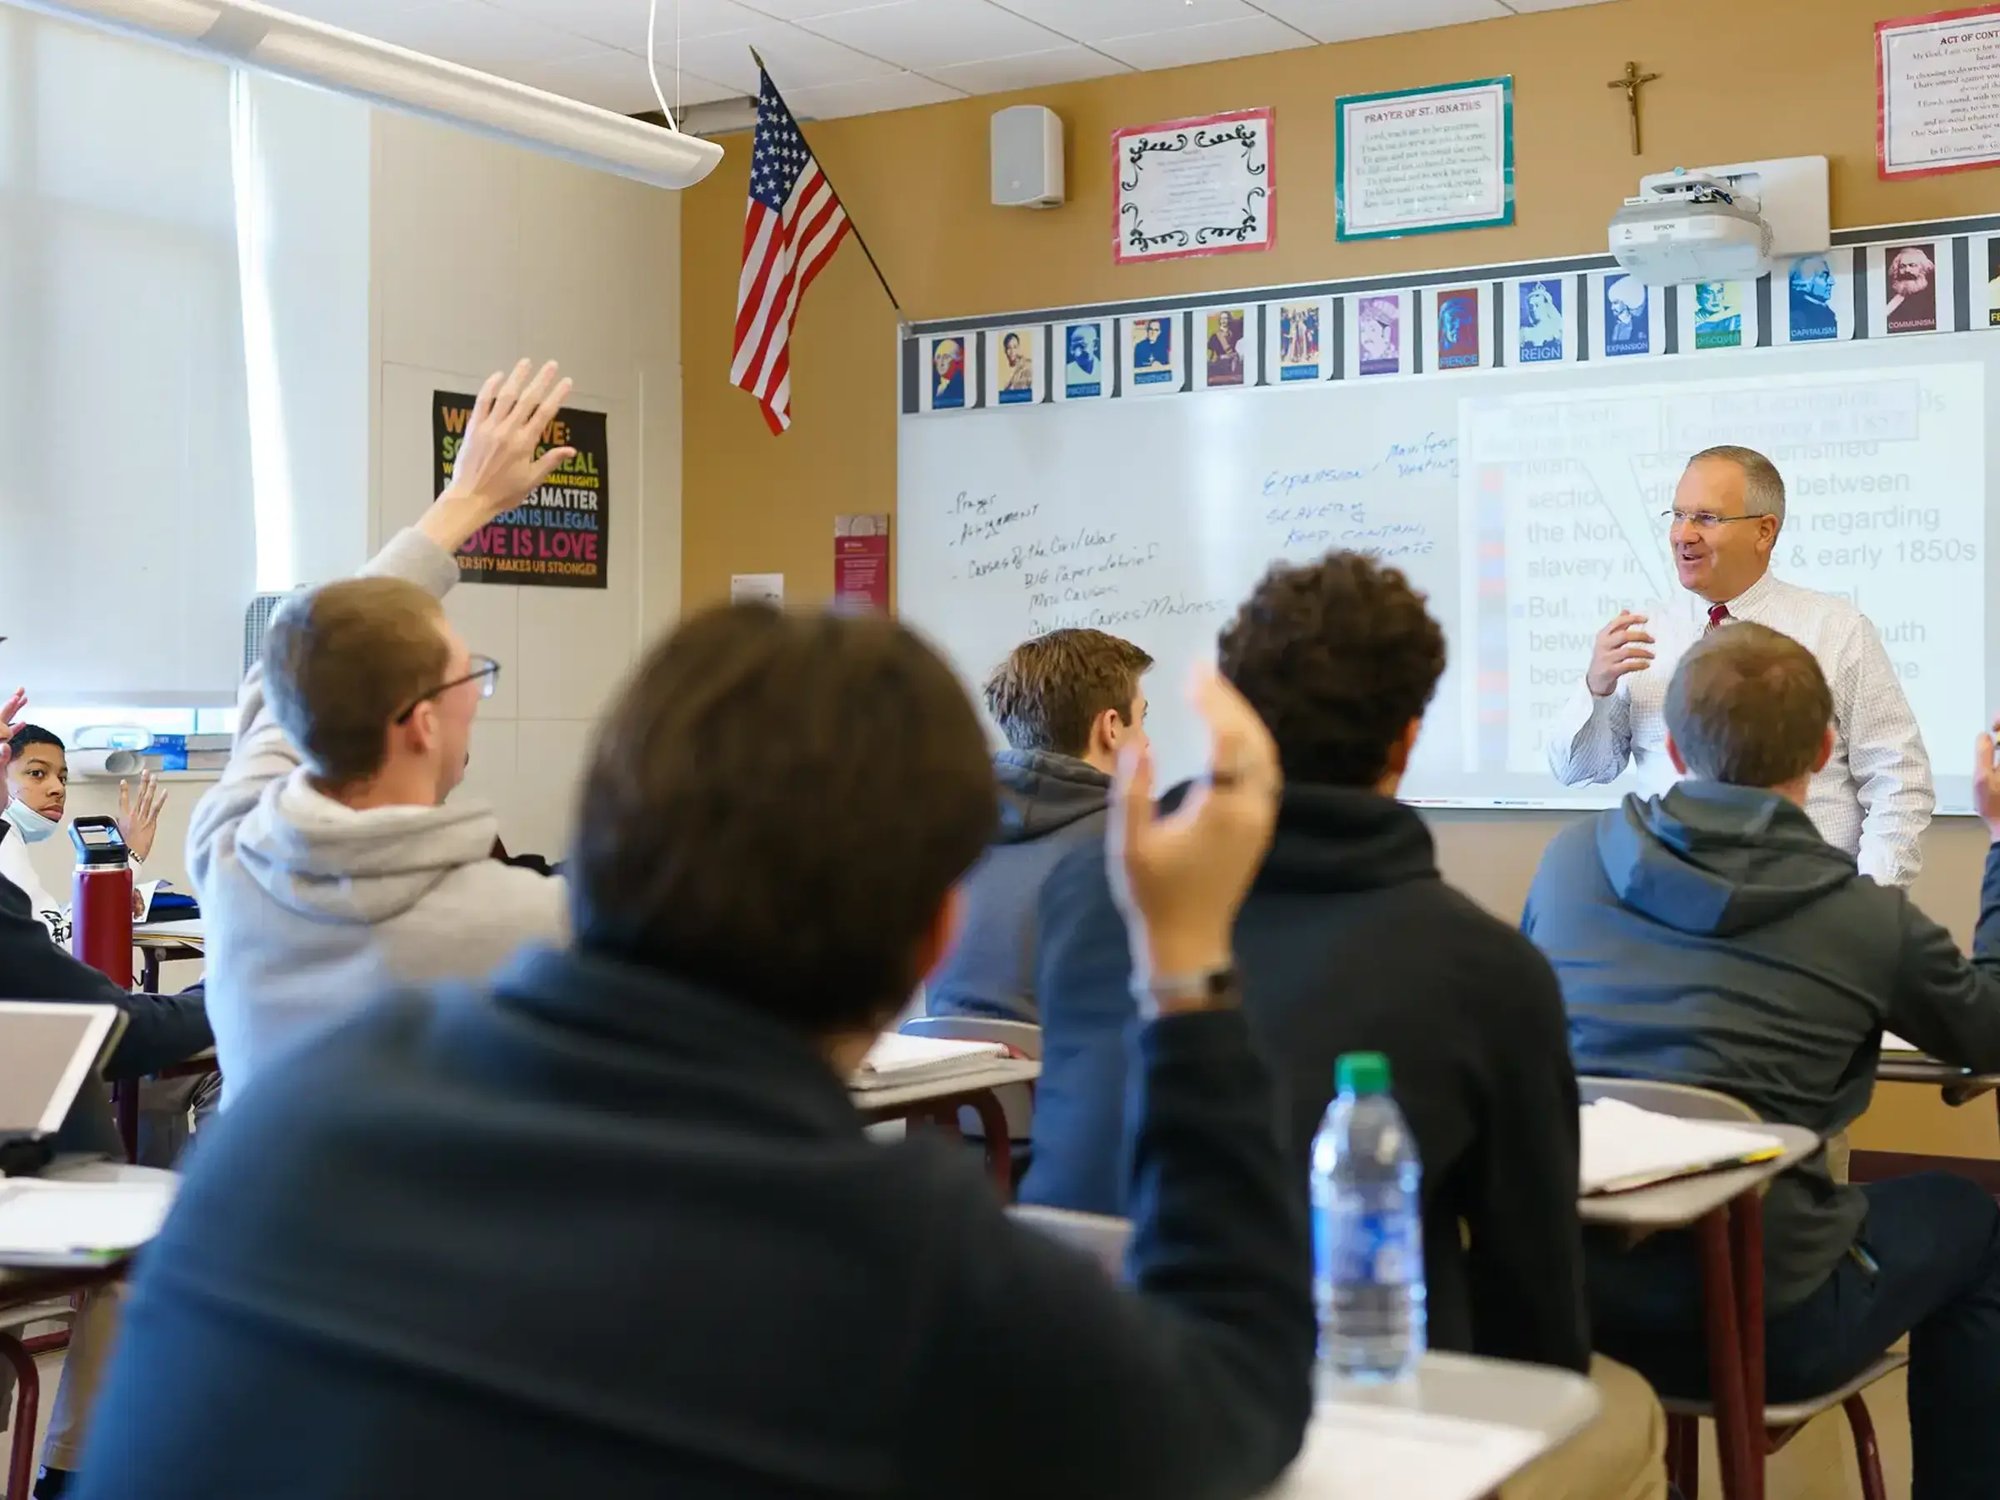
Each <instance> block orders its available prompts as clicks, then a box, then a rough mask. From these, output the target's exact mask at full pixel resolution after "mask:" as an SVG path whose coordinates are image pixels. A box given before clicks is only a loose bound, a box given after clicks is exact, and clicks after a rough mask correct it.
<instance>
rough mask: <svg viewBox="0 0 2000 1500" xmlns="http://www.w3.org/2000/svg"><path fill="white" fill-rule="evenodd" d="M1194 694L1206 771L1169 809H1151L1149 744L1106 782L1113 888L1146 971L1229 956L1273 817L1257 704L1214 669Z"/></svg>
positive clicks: (1206, 964) (1268, 759)
mask: <svg viewBox="0 0 2000 1500" xmlns="http://www.w3.org/2000/svg"><path fill="white" fill-rule="evenodd" d="M1191 696H1192V698H1193V700H1194V703H1195V706H1196V708H1197V709H1198V710H1199V711H1200V713H1201V716H1202V718H1203V719H1204V720H1206V721H1207V724H1208V732H1209V767H1210V770H1209V774H1208V776H1207V777H1206V778H1205V779H1204V780H1202V781H1200V782H1197V783H1196V784H1195V785H1194V786H1193V787H1192V788H1190V790H1189V792H1188V795H1187V799H1186V800H1185V801H1184V802H1183V803H1182V804H1181V805H1180V807H1178V808H1177V809H1176V810H1175V811H1174V812H1173V813H1171V814H1169V815H1168V816H1165V817H1161V816H1159V815H1158V814H1157V813H1156V812H1155V810H1154V807H1153V761H1152V753H1151V751H1150V750H1145V751H1138V752H1133V751H1127V752H1126V754H1125V756H1124V757H1123V758H1122V759H1121V760H1120V761H1119V764H1118V776H1117V779H1116V781H1115V783H1114V785H1113V788H1112V810H1111V817H1110V820H1109V822H1108V824H1107V826H1106V835H1105V837H1106V843H1107V847H1108V850H1109V853H1110V862H1109V863H1110V874H1111V889H1112V893H1113V895H1114V896H1115V897H1116V898H1117V901H1118V906H1119V909H1120V910H1121V911H1122V912H1123V913H1124V916H1125V925H1126V929H1127V931H1128V932H1129V933H1130V935H1131V939H1132V956H1133V963H1134V966H1135V968H1137V969H1138V970H1140V971H1141V973H1142V976H1161V975H1174V976H1181V975H1189V974H1198V973H1203V972H1206V971H1209V970H1213V969H1218V968H1221V967H1223V966H1225V965H1226V964H1228V962H1229V956H1230V932H1231V929H1232V928H1233V927H1234V925H1235V922H1236V911H1237V908H1238V907H1240V906H1241V905H1242V904H1243V897H1244V894H1245V893H1246V892H1247V891H1248V890H1249V889H1250V882H1251V880H1252V879H1253V878H1254V877H1255V875H1256V873H1257V868H1258V866H1259V865H1260V864H1262V862H1263V859H1264V851H1265V850H1266V849H1267V848H1269V847H1270V843H1271V829H1272V827H1273V825H1274V824H1275V823H1276V821H1277V816H1278V793H1279V791H1280V790H1281V788H1282V786H1283V775H1282V773H1281V772H1280V770H1279V768H1278V749H1277V746H1276V745H1275V744H1274V743H1273V742H1272V739H1271V735H1270V731H1269V730H1267V729H1266V728H1265V727H1264V723H1263V721H1262V720H1261V719H1259V718H1258V717H1257V714H1256V711H1255V710H1254V709H1252V708H1251V707H1250V705H1249V703H1247V702H1246V701H1245V700H1244V698H1243V695H1242V694H1241V693H1239V692H1237V691H1236V689H1235V688H1234V687H1232V686H1231V685H1230V684H1229V683H1227V682H1225V681H1224V680H1223V679H1222V678H1221V677H1219V676H1217V675H1216V674H1215V672H1214V671H1213V670H1212V669H1205V670H1204V671H1203V672H1202V673H1201V675H1200V676H1198V677H1197V679H1196V680H1195V683H1194V685H1193V688H1192V690H1191Z"/></svg>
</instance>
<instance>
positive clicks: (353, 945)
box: [188, 531, 569, 1106]
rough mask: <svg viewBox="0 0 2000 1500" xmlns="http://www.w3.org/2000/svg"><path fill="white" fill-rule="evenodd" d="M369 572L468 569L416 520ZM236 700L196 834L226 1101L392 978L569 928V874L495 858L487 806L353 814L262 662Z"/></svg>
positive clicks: (493, 955) (437, 581)
mask: <svg viewBox="0 0 2000 1500" xmlns="http://www.w3.org/2000/svg"><path fill="white" fill-rule="evenodd" d="M363 572H364V573H371V574H383V575H388V576H391V577H396V578H407V579H409V580H410V581H411V582H413V583H416V584H420V585H421V586H423V587H424V588H427V589H429V590H430V591H431V592H432V593H434V594H437V595H440V596H442V595H443V594H444V593H445V592H446V591H447V590H448V589H450V587H451V586H452V584H453V583H455V582H456V581H457V579H458V568H457V565H456V564H455V563H454V562H453V561H452V559H451V557H450V556H449V554H447V553H445V552H444V551H443V550H442V549H440V548H439V547H438V546H437V544H436V543H434V542H432V541H431V540H430V539H429V538H428V537H426V536H424V535H423V534H422V533H421V532H417V531H404V532H402V533H400V534H399V535H397V536H396V537H395V538H393V539H392V540H391V541H390V543H389V545H388V546H386V547H384V548H383V549H382V552H381V554H380V555H379V556H377V557H376V558H375V560H374V561H373V562H371V563H370V564H369V565H368V566H367V567H366V568H365V569H363ZM238 708H239V711H240V725H239V728H238V730H237V735H236V745H235V748H234V750H233V751H232V752H231V754H230V757H229V764H228V766H227V768H225V769H224V771H223V773H222V778H221V780H220V781H218V782H217V784H216V785H215V787H214V788H213V789H211V790H210V791H209V793H208V795H207V796H205V797H203V798H202V800H201V803H200V805H199V806H197V807H196V808H195V812H194V818H193V821H192V824H191V826H190V828H189V832H188V869H189V871H190V873H191V874H192V875H193V877H194V883H195V889H196V891H197V892H198V893H199V896H200V899H201V909H202V916H203V918H204V926H205V928H206V931H207V946H208V952H207V981H208V1014H209V1018H210V1020H211V1022H212V1023H213V1024H214V1027H215V1045H216V1053H217V1056H218V1058H219V1060H220V1061H221V1064H222V1075H223V1096H222V1102H223V1104H224V1105H225V1106H227V1105H228V1103H229V1102H230V1100H232V1099H233V1098H234V1097H235V1096H236V1095H237V1094H238V1093H239V1092H241V1090H242V1089H243V1088H244V1087H246V1086H247V1085H248V1084H249V1083H250V1081H251V1079H252V1078H253V1077H254V1076H255V1075H256V1073H257V1071H258V1070H259V1069H260V1068H261V1067H263V1065H264V1063H265V1061H266V1060H267V1059H269V1058H270V1057H272V1056H274V1055H275V1054H276V1053H277V1052H279V1051H280V1050H282V1049H283V1048H284V1047H286V1046H287V1045H289V1044H290V1043H291V1042H292V1041H293V1040H294V1039H295V1038H297V1037H299V1036H300V1035H302V1034H304V1033H306V1032H308V1031H310V1030H312V1029H314V1028H315V1027H317V1026H319V1025H321V1024H322V1023H324V1022H326V1021H329V1020H332V1019H335V1018H338V1017H340V1016H344V1015H347V1014H350V1013H351V1012H353V1011H354V1010H355V1009H357V1008H358V1007H359V1006H360V1005H361V1004H362V1003H363V1002H364V1001H366V1000H369V999H371V998H373V997H374V996H375V995H377V994H378V993H380V992H381V991H383V990H384V989H387V988H389V987H390V986H392V985H395V984H398V983H403V984H407V983H412V982H423V981H427V980H437V979H454V978H466V979H472V978H479V977H483V976H484V975H486V974H487V973H489V972H490V971H491V970H492V969H493V968H495V967H496V966H497V965H498V964H499V963H500V962H501V961H502V960H503V959H505V958H507V957H508V956H509V955H510V954H511V953H513V951H514V950H515V949H516V948H519V947H521V946H522V945H524V944H528V943H555V944H560V943H563V942H565V941H567V937H568V925H569V924H568V905H567V892H566V888H565V886H564V883H563V882H562V881H561V880H558V879H550V878H549V877H547V876H542V875H536V874H532V873H530V872H529V871H526V870H521V869H514V868H510V867H509V866H506V865H503V864H500V863H498V862H497V861H495V860H494V859H492V858H491V855H492V852H493V845H494V841H495V839H496V838H497V837H498V835H499V825H498V822H497V820H496V819H495V817H494V815H493V813H492V811H491V810H490V809H489V808H486V807H484V806H482V805H480V804H478V803H474V802H466V803H458V804H455V805H452V806H445V807H382V808H372V809H369V810H367V811H364V812H356V811H355V810H353V809H352V808H348V807H344V806H342V805H341V804H340V803H338V802H335V801H333V800H332V799H331V798H329V797H326V796H323V795H322V794H321V793H319V792H318V791H316V790H314V789H313V787H312V785H311V783H310V781H309V779H308V777H307V775H306V771H305V768H304V767H303V766H301V765H300V763H299V756H298V752H297V751H296V750H295V749H294V748H293V747H292V744H291V742H290V741H289V740H288V739H287V738H286V736H285V732H284V731H283V730H282V729H280V728H279V727H278V724H277V721H276V720H275V719H274V718H273V716H272V713H271V709H270V707H269V705H268V704H267V703H266V701H265V698H264V675H263V669H262V668H261V667H258V668H253V669H252V670H251V672H250V675H249V677H248V678H247V679H245V681H244V684H243V690H242V694H241V696H240V698H239V699H238Z"/></svg>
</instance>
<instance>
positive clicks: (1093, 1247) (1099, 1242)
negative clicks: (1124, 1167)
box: [1007, 1203, 1132, 1281]
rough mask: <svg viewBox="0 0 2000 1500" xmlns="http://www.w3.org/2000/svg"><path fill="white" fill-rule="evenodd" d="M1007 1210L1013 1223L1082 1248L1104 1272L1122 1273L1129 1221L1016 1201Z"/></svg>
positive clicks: (1114, 1277)
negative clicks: (1011, 1216)
mask: <svg viewBox="0 0 2000 1500" xmlns="http://www.w3.org/2000/svg"><path fill="white" fill-rule="evenodd" d="M1007 1212H1008V1213H1009V1214H1011V1215H1013V1217H1014V1220H1015V1222H1016V1223H1020V1224H1025V1225H1027V1226H1028V1228H1030V1229H1033V1230H1035V1231H1037V1232H1038V1233H1041V1234H1045V1235H1047V1236H1048V1237H1049V1238H1050V1239H1052V1240H1058V1241H1060V1242H1061V1243H1063V1244H1065V1245H1068V1246H1070V1247H1071V1248H1073V1249H1077V1250H1081V1251H1083V1252H1084V1253H1085V1254H1086V1255H1089V1256H1091V1257H1092V1258H1093V1259H1094V1260H1096V1262H1097V1263H1098V1265H1100V1266H1102V1267H1103V1268H1104V1274H1105V1275H1106V1276H1109V1277H1110V1278H1111V1279H1112V1280H1113V1281H1118V1280H1120V1279H1122V1278H1123V1276H1124V1274H1125V1247H1126V1246H1127V1245H1128V1244H1130V1243H1131V1240H1132V1221H1131V1220H1130V1219H1114V1218H1111V1217H1109V1216H1107V1215H1105V1214H1080V1213H1073V1212H1071V1211H1070V1210H1069V1209H1066V1208H1041V1207H1037V1206H1036V1205H1034V1204H1022V1203H1017V1204H1015V1205H1014V1206H1013V1207H1012V1208H1010V1209H1008V1210H1007Z"/></svg>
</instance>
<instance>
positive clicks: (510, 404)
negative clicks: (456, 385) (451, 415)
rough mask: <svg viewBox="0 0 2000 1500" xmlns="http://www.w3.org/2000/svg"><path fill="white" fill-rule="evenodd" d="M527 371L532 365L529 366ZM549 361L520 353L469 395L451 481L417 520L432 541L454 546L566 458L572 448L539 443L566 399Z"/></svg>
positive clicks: (451, 548)
mask: <svg viewBox="0 0 2000 1500" xmlns="http://www.w3.org/2000/svg"><path fill="white" fill-rule="evenodd" d="M531 372H532V373H531ZM561 375H562V372H561V371H560V370H559V369H557V368H556V364H555V361H553V360H551V361H550V362H549V363H547V364H545V365H543V366H542V367H541V369H540V370H535V369H534V366H533V364H532V362H531V361H529V360H525V359H524V360H522V361H521V362H520V363H519V364H517V365H515V366H514V368H513V369H512V370H511V371H506V372H501V371H498V370H496V371H494V373H493V374H491V375H489V376H487V377H486V384H485V385H483V386H481V387H480V389H479V395H478V396H477V397H476V398H475V399H474V401H473V403H472V415H471V417H470V418H469V419H468V420H467V422H466V426H465V437H464V438H463V439H462V440H461V441H460V443H459V446H458V454H457V456H456V457H455V458H454V459H453V460H452V466H451V483H450V484H449V485H448V486H447V487H446V488H445V492H444V493H443V494H442V495H439V496H438V498H437V502H436V503H435V504H433V505H432V506H431V508H430V509H429V510H428V511H426V512H425V513H424V518H423V519H422V520H421V521H419V522H418V523H417V529H418V530H420V531H422V532H423V533H424V534H425V535H426V536H428V537H429V538H430V539H431V540H432V541H434V542H436V543H437V544H438V545H439V546H440V547H442V548H444V550H445V551H447V552H456V551H457V550H458V549H459V548H460V547H462V546H464V545H465V544H466V543H467V542H468V541H470V540H471V539H472V535H473V533H474V532H476V531H478V530H479V528H480V527H482V526H484V525H486V524H487V522H489V521H491V520H492V519H493V518H494V517H495V516H499V515H503V514H505V513H506V512H507V511H510V510H512V509H513V508H514V507H515V506H517V505H519V504H520V503H521V502H522V501H523V500H526V499H527V498H528V496H530V495H532V494H533V493H534V492H535V491H536V490H538V489H540V488H541V487H542V485H543V484H544V483H545V482H546V481H547V480H548V477H549V476H550V475H551V474H553V473H555V471H556V470H557V469H559V468H561V467H562V466H563V465H564V464H566V463H568V462H569V460H570V459H572V458H574V457H575V456H576V450H575V449H574V448H567V447H558V448H550V449H549V450H548V451H547V452H543V451H542V436H543V434H544V433H546V432H547V431H548V429H549V424H550V423H551V422H553V421H555V419H556V414H557V413H558V412H560V411H561V410H562V404H563V402H564V401H566V400H568V399H569V392H570V382H569V381H567V380H564V379H562V378H560V377H561Z"/></svg>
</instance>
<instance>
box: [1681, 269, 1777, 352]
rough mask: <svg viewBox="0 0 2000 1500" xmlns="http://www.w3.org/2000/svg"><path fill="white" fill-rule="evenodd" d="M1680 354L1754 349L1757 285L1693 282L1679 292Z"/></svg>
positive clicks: (1737, 282) (1756, 328)
mask: <svg viewBox="0 0 2000 1500" xmlns="http://www.w3.org/2000/svg"><path fill="white" fill-rule="evenodd" d="M1679 301H1680V333H1681V337H1680V349H1681V353H1683V354H1688V353H1700V352H1702V351H1704V350H1708V349H1754V348H1756V347H1757V334H1758V327H1759V325H1758V322H1757V283H1756V282H1754V281H1694V282H1689V283H1686V284H1685V285H1683V286H1682V287H1681V289H1680V299H1679Z"/></svg>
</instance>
